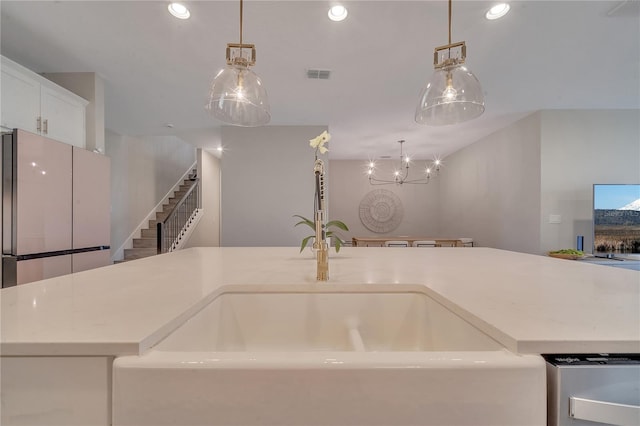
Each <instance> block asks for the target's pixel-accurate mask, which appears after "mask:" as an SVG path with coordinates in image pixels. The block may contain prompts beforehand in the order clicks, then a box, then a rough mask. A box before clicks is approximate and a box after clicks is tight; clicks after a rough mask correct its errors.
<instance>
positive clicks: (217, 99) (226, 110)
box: [206, 64, 271, 127]
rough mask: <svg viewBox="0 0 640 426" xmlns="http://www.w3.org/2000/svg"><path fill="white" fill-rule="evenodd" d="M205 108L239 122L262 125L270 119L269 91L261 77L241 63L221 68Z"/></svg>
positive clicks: (224, 119)
mask: <svg viewBox="0 0 640 426" xmlns="http://www.w3.org/2000/svg"><path fill="white" fill-rule="evenodd" d="M206 108H207V110H209V111H210V112H211V113H212V114H213V115H214V117H216V118H217V119H219V120H221V121H223V122H225V123H229V124H233V125H236V126H242V127H257V126H263V125H265V124H267V123H268V122H269V120H271V113H270V112H269V100H268V98H267V91H266V90H265V88H264V86H263V85H262V81H261V80H260V77H258V75H257V74H256V73H254V72H253V71H251V70H250V69H249V68H248V67H247V66H245V65H242V64H232V65H227V67H226V68H224V69H222V70H220V72H219V73H218V75H217V76H216V78H215V79H214V80H213V83H212V84H211V93H210V96H209V103H208V104H207V107H206Z"/></svg>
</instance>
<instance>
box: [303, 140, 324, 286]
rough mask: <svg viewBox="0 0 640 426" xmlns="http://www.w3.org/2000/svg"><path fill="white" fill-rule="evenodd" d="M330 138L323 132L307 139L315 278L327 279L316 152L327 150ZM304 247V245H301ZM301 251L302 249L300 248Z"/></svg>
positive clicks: (321, 173) (321, 186) (321, 167)
mask: <svg viewBox="0 0 640 426" xmlns="http://www.w3.org/2000/svg"><path fill="white" fill-rule="evenodd" d="M330 140H331V135H330V134H329V133H327V131H326V130H325V131H324V132H322V133H320V134H319V135H318V136H316V137H315V138H313V139H311V140H309V146H311V148H314V149H315V152H314V157H315V161H314V163H313V176H314V179H315V192H314V195H313V225H314V228H315V231H316V233H315V238H314V240H313V249H314V250H315V254H316V280H317V281H328V280H329V244H327V224H326V223H325V216H326V215H327V210H326V208H325V203H324V201H325V188H324V161H322V160H321V159H319V158H318V152H320V154H324V153H326V152H328V151H329V149H328V148H326V147H325V146H324V144H325V143H327V142H329V141H330ZM302 248H304V247H302ZM300 251H302V249H300Z"/></svg>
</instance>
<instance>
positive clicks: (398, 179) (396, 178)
mask: <svg viewBox="0 0 640 426" xmlns="http://www.w3.org/2000/svg"><path fill="white" fill-rule="evenodd" d="M404 142H405V141H404V140H399V141H398V143H399V144H400V165H399V167H398V168H396V169H395V170H394V172H393V174H392V175H391V176H392V178H393V179H379V178H377V177H376V175H375V173H376V164H375V162H374V161H370V162H369V164H368V165H367V176H368V177H369V183H370V184H371V185H403V184H405V183H408V184H414V185H415V184H418V185H425V184H427V183H429V180H430V179H431V176H432V175H433V174H436V175H437V174H438V172H440V166H441V165H442V162H441V161H440V159H435V160H433V162H431V163H429V164H427V165H426V166H425V168H424V169H423V175H422V177H420V178H416V179H409V165H410V164H411V158H410V157H409V156H407V155H404V151H403V149H402V145H403V144H404Z"/></svg>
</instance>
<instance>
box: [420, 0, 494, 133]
mask: <svg viewBox="0 0 640 426" xmlns="http://www.w3.org/2000/svg"><path fill="white" fill-rule="evenodd" d="M451 3H452V0H449V44H447V45H444V46H440V47H436V48H435V51H434V53H433V66H434V68H435V71H434V73H433V75H432V76H431V79H430V80H429V82H428V83H427V85H426V86H425V87H424V88H423V89H422V92H420V100H419V102H418V106H417V107H416V114H415V120H416V123H418V124H428V125H432V126H443V125H448V124H456V123H461V122H464V121H467V120H471V119H474V118H476V117H478V116H479V115H480V114H482V113H483V112H484V94H483V92H482V87H480V82H479V81H478V79H477V78H476V76H475V75H473V73H472V72H471V71H469V70H468V69H467V68H466V67H465V66H464V62H465V59H466V56H467V46H466V44H465V42H464V41H462V42H457V43H452V42H451V15H452V13H451Z"/></svg>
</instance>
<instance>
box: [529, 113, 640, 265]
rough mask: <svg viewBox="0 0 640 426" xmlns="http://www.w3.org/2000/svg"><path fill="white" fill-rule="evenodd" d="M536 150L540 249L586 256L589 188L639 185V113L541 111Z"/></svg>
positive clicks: (590, 236)
mask: <svg viewBox="0 0 640 426" xmlns="http://www.w3.org/2000/svg"><path fill="white" fill-rule="evenodd" d="M541 152H542V154H541V164H542V166H541V170H542V171H541V178H542V179H541V218H542V222H541V225H540V250H541V252H543V253H544V252H546V251H549V250H554V249H559V248H569V247H575V244H576V236H577V235H584V237H585V240H584V247H585V250H587V251H589V252H591V250H592V248H593V225H592V220H593V210H592V209H593V206H592V203H593V184H594V183H640V111H638V110H601V111H594V110H584V111H576V110H570V111H564V110H561V111H543V112H542V132H541ZM549 215H560V220H561V222H560V223H549Z"/></svg>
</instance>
